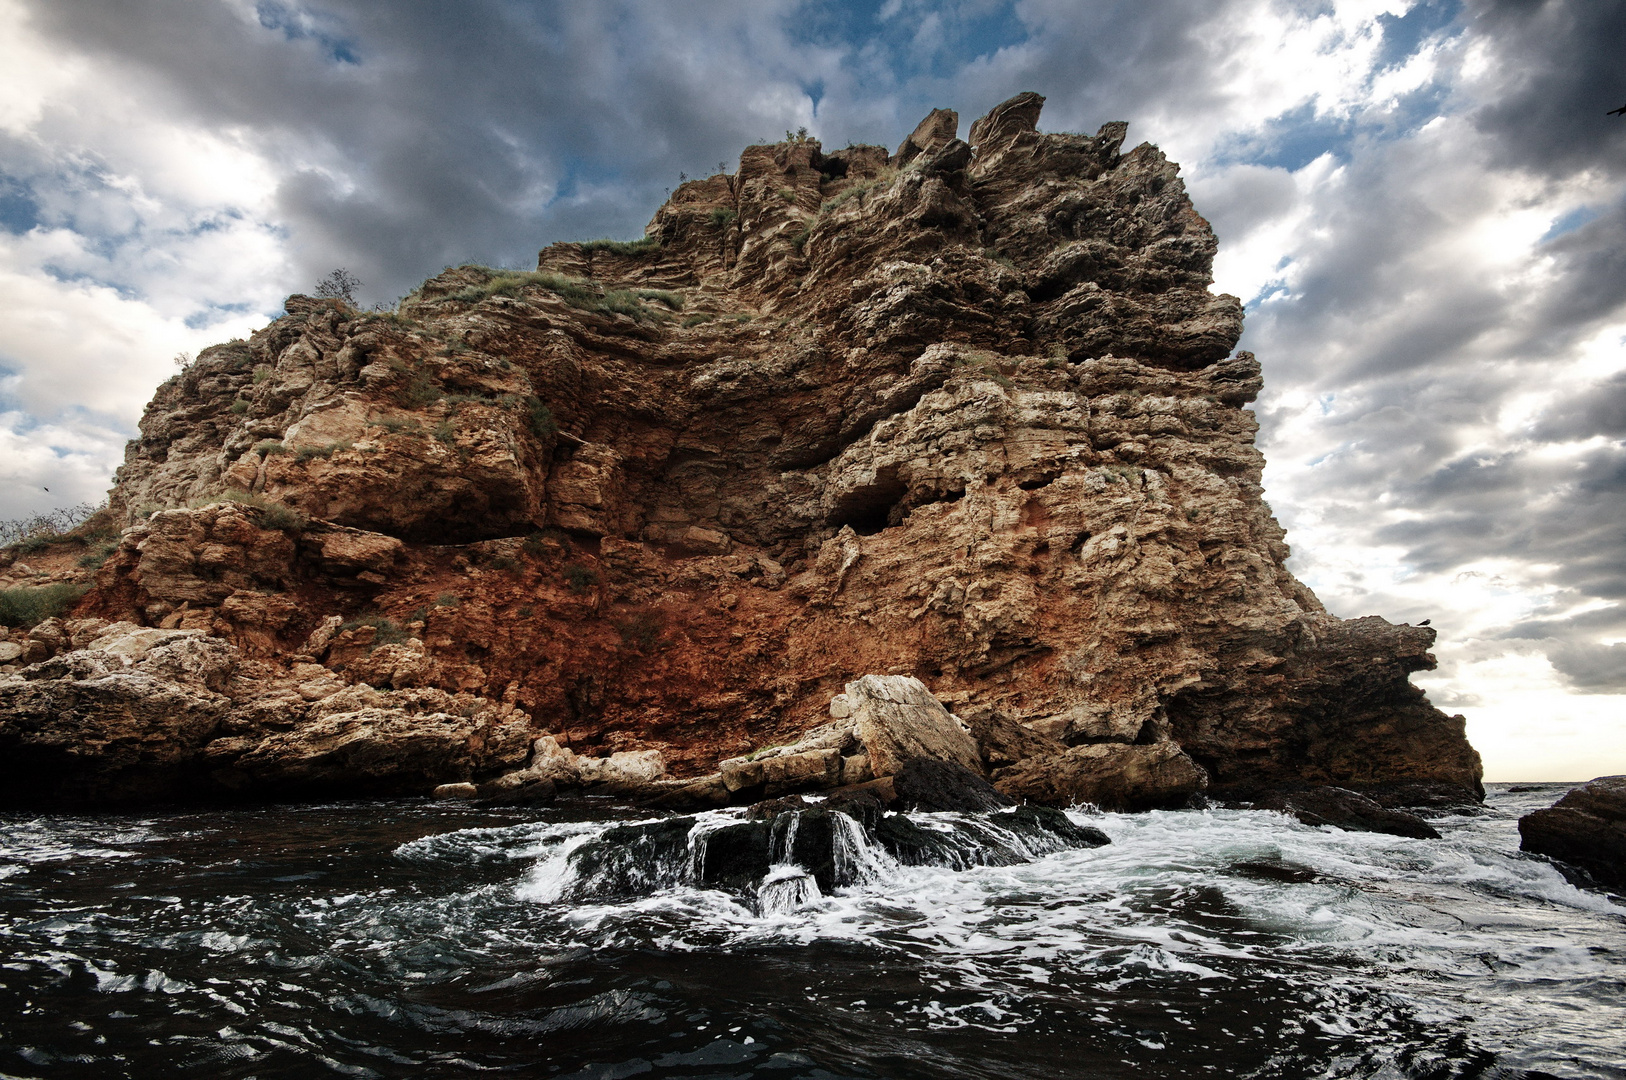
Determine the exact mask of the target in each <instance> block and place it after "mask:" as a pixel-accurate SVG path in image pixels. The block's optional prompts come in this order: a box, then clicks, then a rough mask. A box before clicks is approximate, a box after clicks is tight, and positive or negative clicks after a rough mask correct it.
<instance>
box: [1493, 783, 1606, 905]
mask: <svg viewBox="0 0 1626 1080" xmlns="http://www.w3.org/2000/svg"><path fill="white" fill-rule="evenodd" d="M1519 847H1520V848H1521V849H1523V850H1525V851H1530V852H1534V853H1536V854H1538V855H1546V856H1548V857H1549V858H1553V859H1557V860H1559V861H1560V862H1563V863H1567V864H1569V865H1570V866H1571V867H1578V868H1580V869H1581V870H1584V871H1586V873H1587V874H1589V875H1590V876H1591V877H1592V878H1593V880H1595V881H1596V882H1598V883H1599V884H1602V885H1608V886H1612V887H1614V888H1626V776H1600V777H1598V778H1597V779H1595V780H1591V781H1588V782H1587V783H1585V784H1582V785H1581V786H1580V787H1578V788H1576V789H1575V790H1573V791H1571V792H1569V793H1568V794H1566V795H1565V796H1564V797H1563V798H1562V799H1559V800H1558V801H1557V802H1556V803H1554V804H1553V805H1552V806H1549V807H1548V808H1547V809H1545V810H1537V811H1535V812H1534V813H1530V814H1526V815H1525V816H1524V817H1522V818H1520V819H1519Z"/></svg>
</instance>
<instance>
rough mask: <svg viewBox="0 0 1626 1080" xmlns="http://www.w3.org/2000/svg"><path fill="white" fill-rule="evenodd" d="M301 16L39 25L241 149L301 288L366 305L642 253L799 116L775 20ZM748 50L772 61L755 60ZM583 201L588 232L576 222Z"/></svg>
mask: <svg viewBox="0 0 1626 1080" xmlns="http://www.w3.org/2000/svg"><path fill="white" fill-rule="evenodd" d="M313 8H314V9H315V10H317V11H318V16H317V17H314V18H312V17H307V16H306V15H305V14H304V11H305V9H297V8H295V7H294V6H293V5H270V4H262V5H261V6H260V8H259V9H258V12H259V16H260V17H259V19H258V20H257V21H256V20H250V19H244V18H242V17H240V16H239V15H238V14H236V13H234V12H233V11H232V10H231V9H229V8H228V7H227V6H225V5H222V4H217V3H201V2H186V0H167V2H164V0H160V2H158V3H153V4H145V5H142V6H141V7H140V9H139V10H137V9H132V8H131V7H130V6H129V5H127V4H121V3H116V2H94V0H82V2H74V3H41V4H37V5H36V6H35V7H34V9H33V10H34V20H35V23H36V25H37V26H39V27H40V28H41V29H43V30H46V31H48V32H50V33H52V34H54V35H56V36H58V37H59V38H60V39H61V40H62V41H63V42H64V44H65V45H66V44H67V43H72V45H73V47H75V48H77V49H80V50H85V51H88V52H92V53H94V54H97V55H98V56H99V58H100V59H101V60H102V61H103V62H104V63H106V64H108V65H109V66H110V68H111V69H112V70H110V72H109V75H110V76H111V78H112V80H113V81H120V80H123V79H127V78H129V79H137V80H141V81H143V82H146V83H150V84H155V85H156V86H157V87H158V88H159V89H160V90H161V91H162V92H163V93H165V94H167V95H168V96H169V97H170V98H171V99H172V100H173V101H174V102H175V103H176V105H177V108H179V109H184V110H186V111H187V112H188V113H190V115H191V116H192V117H193V118H195V120H196V121H197V122H199V123H202V124H204V125H206V126H209V127H211V128H215V129H229V128H233V127H246V128H249V129H251V130H253V131H254V132H255V135H256V138H257V140H258V141H259V142H260V144H261V145H262V148H265V149H269V150H270V151H271V152H272V153H273V154H274V155H275V156H276V157H277V158H278V159H279V160H280V164H281V166H282V167H283V168H284V169H285V170H286V171H287V176H286V179H285V180H284V181H283V183H282V186H281V190H280V193H279V195H280V199H279V202H280V205H281V208H282V211H283V213H284V214H285V216H286V225H287V227H288V228H289V229H290V232H291V239H292V243H293V248H294V253H295V257H296V258H297V259H298V260H299V262H300V263H301V264H302V265H301V269H302V270H303V272H304V274H305V276H306V277H308V278H312V279H314V276H316V275H319V274H320V273H322V272H323V271H325V269H327V268H330V267H331V266H332V265H333V264H334V263H336V262H346V263H347V264H349V265H351V266H352V268H353V269H355V270H357V271H358V272H359V273H360V274H361V275H362V277H364V278H365V279H367V280H368V281H369V284H370V288H369V290H368V291H369V292H372V293H374V294H375V295H385V296H389V295H395V294H397V293H399V292H402V291H404V290H405V289H406V288H408V287H410V286H411V285H413V284H415V283H416V282H417V281H418V280H420V279H421V278H422V277H423V276H424V275H425V274H427V273H432V272H434V271H436V270H438V269H439V268H440V266H441V265H442V264H444V263H446V262H451V261H460V260H462V259H465V258H469V257H474V256H477V255H478V256H484V257H490V258H494V259H498V260H515V259H520V260H522V259H524V258H526V257H534V250H535V248H536V247H538V246H540V244H541V243H544V242H547V241H551V240H554V239H570V238H583V237H584V236H589V235H604V234H612V235H620V236H629V235H637V234H639V233H640V232H641V231H642V227H643V224H644V222H645V221H646V220H647V219H648V217H649V214H650V212H651V211H652V210H653V208H654V206H655V205H657V204H658V202H659V201H660V198H661V191H662V188H664V187H670V186H672V185H673V184H675V182H676V175H677V172H678V171H679V170H680V169H686V170H687V171H690V172H694V173H700V172H702V171H710V170H711V169H712V168H715V165H716V163H717V162H719V161H725V160H726V161H732V160H733V158H734V156H735V155H737V153H738V151H739V148H740V147H741V146H742V145H744V144H745V143H747V142H749V141H752V140H753V139H756V138H764V137H773V136H775V135H777V134H778V131H780V130H783V128H784V126H785V125H786V124H787V123H789V122H791V121H793V120H795V118H796V113H795V108H796V107H797V106H798V104H799V102H798V96H799V94H800V90H799V88H797V87H796V86H795V84H794V83H791V82H788V81H787V79H786V77H785V75H786V73H785V71H776V70H774V69H775V66H776V65H779V66H781V67H784V68H789V67H790V66H791V65H789V64H783V63H782V61H783V60H784V54H783V51H782V50H781V49H779V47H778V46H777V45H776V44H775V38H776V34H777V30H776V27H777V11H778V9H777V8H776V6H775V5H774V4H772V3H767V4H763V3H728V2H716V3H705V4H690V5H684V6H683V9H682V10H681V11H679V10H677V9H676V8H674V7H670V6H666V5H656V4H647V5H646V4H636V3H613V4H585V5H584V4H566V3H558V4H533V5H521V4H515V3H500V2H495V0H485V2H472V3H464V4H457V5H445V4H435V3H396V4H390V5H378V4H371V3H361V2H353V0H334V2H332V3H324V4H322V5H320V6H319V8H315V6H313ZM724 27H726V28H727V29H726V30H725V31H724V32H722V33H714V29H715V28H724ZM758 34H760V35H761V36H763V37H765V38H767V39H768V40H767V42H766V44H767V45H768V46H769V47H768V48H766V49H765V50H764V52H763V54H762V55H760V56H754V55H753V52H752V49H753V41H752V38H753V37H754V36H756V35H758ZM787 86H788V87H790V89H789V91H788V92H786V93H775V92H774V91H775V90H776V89H783V88H785V87H787ZM776 125H777V127H776ZM584 196H585V198H586V200H587V201H589V202H590V203H591V211H590V212H588V213H585V214H583V213H580V212H576V213H572V212H570V211H571V209H572V208H579V207H580V206H581V203H582V201H583V197H584ZM556 197H560V202H559V203H556V204H554V205H555V206H557V209H554V208H551V207H550V205H549V204H550V203H551V202H553V200H554V199H555V198H556Z"/></svg>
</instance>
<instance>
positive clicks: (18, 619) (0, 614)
mask: <svg viewBox="0 0 1626 1080" xmlns="http://www.w3.org/2000/svg"><path fill="white" fill-rule="evenodd" d="M89 588H90V586H88V585H75V584H73V583H72V582H58V583H56V584H54V585H37V586H32V587H30V586H23V587H22V588H17V589H0V625H4V626H13V627H23V628H27V627H30V626H36V625H38V624H40V623H42V622H44V621H45V620H46V619H52V618H55V617H56V616H58V615H61V614H63V613H64V612H66V611H68V610H69V609H70V608H72V607H73V605H75V604H77V603H78V602H79V598H80V597H81V596H83V595H85V593H86V592H87V591H88V590H89Z"/></svg>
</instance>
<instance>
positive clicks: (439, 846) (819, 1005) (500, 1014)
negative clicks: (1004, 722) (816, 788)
mask: <svg viewBox="0 0 1626 1080" xmlns="http://www.w3.org/2000/svg"><path fill="white" fill-rule="evenodd" d="M1570 786H1572V785H1565V784H1547V785H1519V786H1517V787H1516V788H1510V786H1509V785H1490V790H1489V795H1488V798H1487V800H1486V804H1485V807H1484V809H1483V810H1482V811H1481V812H1478V813H1474V814H1456V815H1448V816H1442V817H1437V818H1435V819H1433V822H1432V823H1433V824H1434V825H1435V827H1436V828H1437V829H1438V830H1439V831H1440V833H1441V834H1442V838H1441V839H1439V840H1417V839H1410V838H1405V837H1396V836H1386V835H1378V834H1372V833H1351V832H1340V831H1337V830H1334V829H1331V828H1311V827H1308V826H1305V825H1301V824H1299V823H1298V822H1296V821H1294V820H1292V819H1290V818H1287V817H1284V816H1282V815H1279V814H1275V813H1269V812H1261V811H1242V810H1226V809H1209V810H1200V811H1170V812H1156V813H1146V814H1111V813H1097V812H1094V811H1092V810H1090V809H1089V808H1087V807H1085V808H1079V809H1075V810H1072V811H1069V813H1068V816H1069V817H1070V818H1071V819H1072V820H1073V821H1074V822H1075V823H1077V824H1079V825H1088V826H1093V827H1095V828H1098V829H1100V830H1102V831H1103V832H1105V833H1106V834H1107V835H1108V836H1109V837H1110V838H1111V841H1112V842H1111V843H1110V844H1108V845H1106V846H1101V847H1091V848H1075V847H1067V846H1062V847H1060V848H1059V849H1058V848H1057V847H1056V846H1054V845H1046V844H1042V843H1035V842H1033V841H1032V840H1031V838H1029V839H1026V840H1024V839H1023V838H1022V837H1019V836H1016V835H1015V834H1013V833H1010V832H1008V831H1004V830H1002V829H1001V828H999V827H996V826H995V825H994V824H990V823H989V822H987V821H977V820H974V819H975V815H954V814H917V815H912V817H913V818H914V820H915V823H916V824H918V825H919V826H920V827H921V828H922V829H924V830H927V831H929V832H931V831H935V832H936V833H938V834H941V835H943V836H952V837H955V838H957V839H956V843H957V844H958V845H959V846H958V847H957V848H955V850H956V851H959V852H961V855H960V856H958V857H956V858H953V859H948V860H946V862H947V863H948V865H905V864H902V863H900V862H898V861H897V860H896V859H894V858H893V857H891V856H890V855H888V854H887V852H886V851H884V850H882V849H880V848H878V847H870V846H867V845H866V844H865V842H864V838H863V836H862V835H861V834H858V833H856V832H855V833H854V835H852V836H848V837H847V838H846V840H845V841H844V843H846V845H847V846H846V848H845V850H838V851H837V861H838V862H839V861H841V859H843V858H845V860H846V865H847V869H848V871H849V873H848V877H849V878H850V884H845V885H842V886H840V887H834V888H830V889H821V888H820V887H819V886H818V883H817V881H815V880H814V879H812V878H811V877H809V876H808V875H806V874H804V873H802V872H801V871H800V870H799V869H798V868H797V867H796V866H794V865H791V864H788V863H787V864H785V865H781V866H777V867H775V869H774V871H773V872H772V873H770V874H769V875H768V880H765V881H764V882H763V883H762V884H761V885H760V887H758V888H756V889H755V890H751V889H736V890H734V891H726V890H723V889H718V888H713V887H708V886H705V885H703V884H701V883H700V878H699V877H697V876H696V874H695V873H694V860H696V859H701V858H703V857H704V848H705V844H704V837H705V835H707V834H708V831H709V830H713V829H715V828H717V827H720V826H721V825H724V824H727V823H729V822H732V821H734V820H735V819H736V816H737V814H736V812H713V813H711V814H707V815H701V816H700V817H699V818H697V819H696V820H695V822H694V825H693V827H692V829H691V830H689V832H690V835H689V838H688V839H687V840H686V841H685V840H684V839H683V833H684V828H683V826H678V827H677V830H676V835H677V836H678V841H677V843H678V844H679V845H680V846H681V845H684V844H686V845H687V854H685V852H684V850H675V851H674V852H669V853H668V855H669V856H670V857H663V858H648V859H644V858H642V857H640V858H639V859H636V860H634V861H633V864H632V865H630V866H628V865H621V866H620V868H619V870H617V871H616V873H615V874H614V875H613V876H611V877H606V876H604V875H605V873H606V871H605V870H604V868H603V863H602V861H601V860H594V859H587V858H584V857H583V853H584V852H588V851H593V850H597V849H595V847H594V845H598V846H599V848H602V847H603V846H604V844H605V843H606V841H605V839H604V837H605V834H606V833H607V832H609V830H611V829H617V828H619V829H621V830H622V831H621V832H619V833H616V834H614V835H615V836H623V835H625V834H626V828H627V826H629V825H633V826H636V825H637V823H639V822H648V821H650V820H651V818H652V815H651V814H650V812H648V811H637V810H632V809H628V808H625V807H620V806H618V805H616V804H614V803H612V802H609V801H598V800H585V801H583V802H578V803H575V804H572V805H568V806H566V805H555V806H550V807H537V808H509V809H492V808H478V807H474V806H470V805H467V804H459V803H444V802H430V801H394V802H355V803H333V804H327V805H307V806H277V807H260V808H233V809H207V810H197V809H190V810H185V811H172V812H147V813H140V814H129V815H124V814H119V815H115V814H76V815H69V814H36V813H17V812H9V813H5V814H3V815H0V1077H4V1078H12V1077H17V1078H22V1077H29V1078H48V1077H91V1078H96V1080H111V1078H115V1077H142V1078H145V1077H234V1078H250V1077H256V1078H262V1080H270V1078H273V1077H279V1078H280V1077H289V1078H293V1077H298V1078H307V1077H326V1076H339V1077H414V1078H418V1077H465V1076H496V1077H501V1076H515V1077H547V1078H551V1080H621V1078H625V1077H651V1078H660V1077H739V1078H745V1077H764V1078H774V1080H832V1078H839V1077H863V1078H879V1077H886V1078H894V1077H895V1078H914V1077H920V1078H927V1077H931V1078H939V1077H956V1078H958V1077H990V1078H994V1077H998V1078H1013V1080H1014V1078H1024V1080H1026V1078H1045V1077H1126V1078H1127V1077H1137V1078H1141V1077H1152V1078H1160V1077H1169V1078H1174V1077H1204V1076H1213V1077H1281V1078H1295V1080H1296V1078H1308V1077H1363V1078H1374V1080H1377V1078H1381V1080H1398V1078H1426V1080H1445V1078H1456V1077H1487V1078H1508V1080H1511V1078H1516V1077H1518V1078H1541V1077H1626V906H1623V904H1626V901H1623V900H1622V899H1620V898H1618V897H1612V896H1610V895H1609V894H1608V893H1607V892H1605V891H1602V890H1599V889H1594V888H1582V887H1578V886H1577V885H1575V884H1572V883H1571V881H1569V880H1567V879H1566V877H1565V876H1564V875H1563V874H1561V873H1560V872H1559V871H1558V870H1557V869H1555V868H1554V866H1553V865H1551V864H1550V863H1548V862H1547V861H1545V860H1543V859H1541V858H1539V857H1533V856H1528V855H1524V854H1521V853H1520V852H1519V850H1518V832H1517V828H1516V822H1517V819H1518V817H1519V815H1521V814H1523V813H1527V812H1529V811H1530V810H1533V809H1536V808H1538V807H1542V806H1547V805H1550V804H1551V803H1552V802H1553V801H1554V800H1555V799H1556V798H1558V796H1559V795H1561V794H1562V793H1563V792H1564V791H1565V790H1567V788H1568V787H1570ZM670 831H671V830H668V832H670ZM979 845H980V846H979ZM595 875H598V876H597V877H595Z"/></svg>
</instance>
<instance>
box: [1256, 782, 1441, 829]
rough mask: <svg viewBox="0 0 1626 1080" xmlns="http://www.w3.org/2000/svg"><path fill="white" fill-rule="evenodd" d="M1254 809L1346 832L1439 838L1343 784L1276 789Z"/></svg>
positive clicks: (1409, 817) (1410, 818)
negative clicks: (1277, 812) (1330, 826)
mask: <svg viewBox="0 0 1626 1080" xmlns="http://www.w3.org/2000/svg"><path fill="white" fill-rule="evenodd" d="M1253 808H1254V809H1255V810H1279V811H1281V812H1283V813H1287V814H1292V815H1293V816H1294V817H1296V818H1298V819H1299V820H1300V821H1302V822H1303V823H1304V824H1306V825H1332V826H1334V827H1336V828H1339V829H1343V830H1344V831H1345V832H1372V833H1387V834H1389V835H1391V836H1410V837H1412V838H1414V839H1418V840H1438V839H1439V838H1440V834H1439V832H1438V831H1437V830H1436V829H1435V828H1434V826H1432V825H1430V824H1429V823H1428V822H1426V821H1424V820H1423V819H1422V818H1420V817H1418V816H1417V815H1416V814H1408V813H1406V812H1405V811H1404V810H1390V809H1388V808H1386V807H1384V806H1383V805H1381V804H1379V803H1378V802H1376V801H1374V800H1372V799H1369V798H1367V797H1366V796H1365V795H1361V794H1358V793H1356V792H1353V791H1349V790H1347V789H1345V788H1336V787H1318V788H1306V789H1304V790H1302V791H1276V792H1272V793H1270V794H1269V795H1266V796H1264V797H1263V798H1261V799H1260V800H1258V801H1257V802H1255V803H1254V804H1253Z"/></svg>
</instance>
